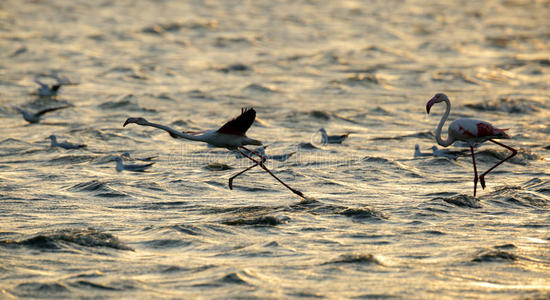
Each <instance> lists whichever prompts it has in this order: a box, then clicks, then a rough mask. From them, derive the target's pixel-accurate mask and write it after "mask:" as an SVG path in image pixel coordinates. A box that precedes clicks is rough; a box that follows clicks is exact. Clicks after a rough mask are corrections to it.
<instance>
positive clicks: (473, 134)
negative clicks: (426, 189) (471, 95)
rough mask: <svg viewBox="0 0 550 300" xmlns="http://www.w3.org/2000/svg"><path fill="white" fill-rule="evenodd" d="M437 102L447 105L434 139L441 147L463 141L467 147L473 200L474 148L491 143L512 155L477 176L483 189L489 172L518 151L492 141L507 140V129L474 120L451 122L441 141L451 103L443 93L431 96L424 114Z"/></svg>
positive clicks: (475, 179)
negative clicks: (470, 156)
mask: <svg viewBox="0 0 550 300" xmlns="http://www.w3.org/2000/svg"><path fill="white" fill-rule="evenodd" d="M439 102H445V103H446V104H447V108H446V109H445V113H444V114H443V117H441V121H439V125H437V129H436V130H435V139H436V140H437V143H438V144H439V145H441V146H443V147H447V146H449V145H451V144H452V143H454V142H455V141H463V142H466V143H467V144H468V145H469V147H470V151H471V152H472V162H473V165H474V198H475V196H476V189H477V181H478V176H477V168H476V158H475V155H474V146H475V145H476V144H481V143H483V142H485V141H491V142H493V143H495V144H497V145H499V146H501V147H504V148H506V149H508V150H510V151H512V154H510V156H508V157H506V158H505V159H503V160H501V161H499V162H498V163H497V164H495V165H494V166H492V167H491V168H489V170H487V171H485V172H484V173H483V174H481V175H480V176H479V182H480V184H481V187H482V188H483V189H485V175H487V174H488V173H489V172H491V171H492V170H493V169H494V168H496V167H497V166H499V165H500V164H502V163H503V162H505V161H507V160H509V159H510V158H512V157H514V155H516V154H517V153H518V151H517V150H516V149H514V148H512V147H509V146H506V145H504V144H501V143H499V142H497V141H495V140H494V139H509V138H510V136H509V135H507V134H506V132H505V131H506V130H507V129H498V128H496V127H494V126H493V125H491V124H489V123H488V122H485V121H479V120H474V119H467V118H462V119H458V120H455V121H453V122H452V123H451V125H449V130H448V137H447V139H446V140H442V139H441V129H442V128H443V124H444V123H445V121H446V120H447V117H449V112H450V111H451V101H449V98H448V97H447V95H445V94H443V93H438V94H435V96H433V98H432V99H430V101H428V103H426V112H427V113H428V114H429V113H430V108H431V107H432V106H433V105H434V104H435V103H439Z"/></svg>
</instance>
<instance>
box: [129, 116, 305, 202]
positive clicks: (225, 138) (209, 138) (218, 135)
mask: <svg viewBox="0 0 550 300" xmlns="http://www.w3.org/2000/svg"><path fill="white" fill-rule="evenodd" d="M255 119H256V111H255V110H254V109H253V108H250V109H244V108H243V109H242V111H241V114H240V115H239V116H238V117H236V118H234V119H232V120H231V121H229V122H227V123H225V124H224V125H223V126H222V127H220V128H219V129H217V130H207V131H204V132H199V133H185V132H180V131H177V130H175V129H172V128H170V127H168V126H164V125H160V124H155V123H151V122H149V121H147V120H145V119H144V118H128V119H127V120H126V122H124V125H122V126H123V127H125V126H126V125H128V124H130V123H135V124H138V125H142V126H151V127H155V128H159V129H162V130H164V131H166V132H168V133H169V134H170V136H171V137H173V138H184V139H187V140H191V141H199V142H205V143H207V144H210V145H212V146H214V147H220V148H227V149H229V150H231V151H238V152H240V153H241V154H242V155H243V156H244V157H246V158H248V159H250V160H251V161H253V162H254V164H253V165H251V166H249V167H248V168H246V169H244V170H242V171H241V172H239V173H237V174H235V175H233V176H231V178H229V189H233V180H234V179H235V178H236V177H237V176H239V175H241V174H243V173H244V172H246V171H248V170H250V169H252V168H254V167H255V166H260V167H261V168H262V169H264V170H265V171H266V172H267V173H269V175H271V176H273V178H275V179H276V180H277V181H279V182H280V183H281V184H282V185H283V186H285V187H286V188H288V189H289V190H290V191H292V192H293V193H294V194H296V195H298V196H300V197H302V198H304V194H303V193H302V192H300V191H298V190H295V189H293V188H291V187H290V186H289V185H287V184H286V183H284V182H283V181H282V180H280V179H279V178H278V177H277V176H275V175H274V174H273V173H272V172H271V171H270V170H269V169H268V168H267V167H266V166H265V165H264V162H265V161H266V158H265V157H264V156H262V155H261V154H260V153H257V152H255V151H251V150H249V149H247V148H246V147H245V145H256V146H261V145H262V142H260V141H258V140H255V139H251V138H249V137H247V136H246V134H245V133H246V131H247V130H248V128H250V126H252V123H254V120H255ZM243 150H245V151H246V152H245V151H243ZM250 153H254V155H256V156H258V157H259V158H260V160H259V161H258V160H257V159H254V158H252V155H251V154H250Z"/></svg>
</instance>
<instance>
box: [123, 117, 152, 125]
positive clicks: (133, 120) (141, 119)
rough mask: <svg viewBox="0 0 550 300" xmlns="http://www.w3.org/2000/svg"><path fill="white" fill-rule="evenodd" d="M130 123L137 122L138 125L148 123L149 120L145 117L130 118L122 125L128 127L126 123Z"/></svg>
mask: <svg viewBox="0 0 550 300" xmlns="http://www.w3.org/2000/svg"><path fill="white" fill-rule="evenodd" d="M130 123H136V124H138V125H146V124H147V123H148V122H147V120H145V119H144V118H128V119H126V122H124V124H123V125H122V127H126V125H128V124H130Z"/></svg>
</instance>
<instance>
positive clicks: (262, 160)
mask: <svg viewBox="0 0 550 300" xmlns="http://www.w3.org/2000/svg"><path fill="white" fill-rule="evenodd" d="M243 148H244V147H243ZM245 149H246V148H245ZM246 150H247V151H248V152H250V153H254V154H255V155H257V156H258V157H260V158H261V163H262V164H263V163H264V162H265V161H266V160H267V159H266V158H265V157H264V156H263V155H261V154H259V153H257V152H255V151H250V150H248V149H246ZM257 165H258V163H257V162H256V163H254V164H253V165H251V166H250V167H248V168H246V169H244V170H242V171H240V172H239V173H237V174H235V175H233V176H231V178H229V189H230V190H232V189H233V180H234V179H235V178H236V177H237V176H239V175H241V174H243V173H244V172H246V171H248V170H250V169H252V168H254V167H255V166H257Z"/></svg>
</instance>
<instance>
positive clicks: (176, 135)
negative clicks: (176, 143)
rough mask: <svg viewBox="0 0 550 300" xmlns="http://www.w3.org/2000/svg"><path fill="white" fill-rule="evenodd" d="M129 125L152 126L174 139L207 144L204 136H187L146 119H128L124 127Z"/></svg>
mask: <svg viewBox="0 0 550 300" xmlns="http://www.w3.org/2000/svg"><path fill="white" fill-rule="evenodd" d="M129 123H136V124H138V125H141V126H151V127H155V128H158V129H162V130H164V131H166V132H168V133H169V134H170V136H171V137H173V138H184V139H187V140H191V141H200V142H207V141H206V140H205V138H204V136H203V135H192V134H186V133H183V132H181V131H177V130H175V129H173V128H170V127H168V126H164V125H161V124H156V123H151V122H149V121H147V120H145V119H144V118H128V120H126V122H124V125H122V126H123V127H125V126H126V125H128V124H129Z"/></svg>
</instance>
